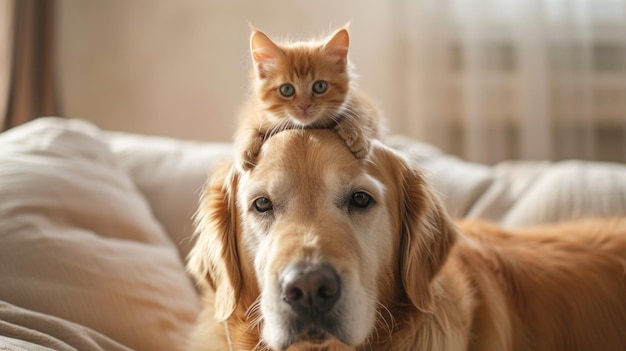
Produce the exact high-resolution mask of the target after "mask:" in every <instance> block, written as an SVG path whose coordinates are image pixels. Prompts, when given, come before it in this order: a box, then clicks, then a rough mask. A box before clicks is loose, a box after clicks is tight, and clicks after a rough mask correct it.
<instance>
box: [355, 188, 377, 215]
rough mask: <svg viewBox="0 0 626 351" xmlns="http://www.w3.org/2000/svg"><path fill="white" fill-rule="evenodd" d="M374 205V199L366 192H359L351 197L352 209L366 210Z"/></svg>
mask: <svg viewBox="0 0 626 351" xmlns="http://www.w3.org/2000/svg"><path fill="white" fill-rule="evenodd" d="M373 203H374V199H373V198H372V197H371V196H370V195H369V194H368V193H365V192H362V191H357V192H355V193H354V194H352V196H351V197H350V207H353V208H356V209H359V210H364V209H367V208H368V207H370V206H371V205H372V204H373Z"/></svg>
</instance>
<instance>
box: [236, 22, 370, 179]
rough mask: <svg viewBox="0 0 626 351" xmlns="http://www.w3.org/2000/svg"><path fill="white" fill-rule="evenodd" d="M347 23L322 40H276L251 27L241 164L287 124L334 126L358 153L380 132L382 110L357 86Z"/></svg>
mask: <svg viewBox="0 0 626 351" xmlns="http://www.w3.org/2000/svg"><path fill="white" fill-rule="evenodd" d="M349 41H350V37H349V34H348V30H347V28H346V27H344V28H341V29H339V30H337V31H336V32H335V33H334V34H333V35H331V36H330V37H329V38H328V39H326V40H325V41H323V42H313V41H311V42H304V43H291V44H281V45H279V44H276V43H274V42H273V41H272V40H271V39H270V38H269V37H268V36H267V35H265V34H263V33H262V32H260V31H258V30H254V29H253V31H252V34H251V37H250V50H251V53H252V61H253V65H254V68H253V71H252V76H251V83H252V91H251V93H252V94H251V98H250V100H249V102H248V104H247V105H246V106H245V108H244V110H243V115H242V121H241V122H240V123H241V125H240V126H239V129H238V130H237V132H236V134H235V142H236V147H237V154H238V157H239V158H240V159H239V162H238V163H239V165H240V167H242V168H243V169H249V168H251V167H253V166H254V165H255V163H256V157H257V156H258V154H259V152H260V149H261V146H262V145H263V141H264V140H265V139H266V138H268V137H270V136H271V135H273V134H275V133H278V132H280V131H282V130H285V129H295V128H301V129H304V128H333V129H334V130H336V132H337V133H338V135H339V136H340V137H341V138H342V139H343V140H344V141H345V143H346V145H347V146H348V147H349V148H350V150H351V151H352V153H353V154H354V155H355V156H356V157H357V158H363V157H365V156H366V155H367V153H368V151H369V147H370V140H371V139H372V138H377V137H378V133H379V123H380V118H379V113H378V111H377V110H376V108H375V107H374V105H373V104H372V103H371V102H370V101H369V100H368V98H367V97H366V96H365V95H363V94H362V93H360V92H359V91H358V90H357V89H356V88H355V86H354V82H353V76H352V73H351V64H350V62H349V61H348V46H349Z"/></svg>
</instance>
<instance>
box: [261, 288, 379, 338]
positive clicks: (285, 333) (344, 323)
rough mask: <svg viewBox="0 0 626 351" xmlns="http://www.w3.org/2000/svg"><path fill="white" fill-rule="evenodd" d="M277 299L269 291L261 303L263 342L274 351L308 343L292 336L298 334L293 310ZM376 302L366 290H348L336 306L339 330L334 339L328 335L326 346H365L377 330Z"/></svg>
mask: <svg viewBox="0 0 626 351" xmlns="http://www.w3.org/2000/svg"><path fill="white" fill-rule="evenodd" d="M346 285H348V284H346ZM272 295H273V297H272ZM277 297H278V295H276V294H272V293H268V292H266V293H264V294H263V298H262V300H261V313H262V314H263V320H264V324H263V330H262V339H263V342H264V343H265V344H266V345H267V346H269V347H270V348H271V349H273V350H286V349H287V348H288V347H290V346H293V345H296V344H298V343H300V342H303V343H306V341H302V340H297V338H296V337H295V335H292V334H290V333H297V331H294V328H293V326H292V325H291V323H290V319H289V315H290V312H291V311H290V310H289V307H288V306H285V305H284V304H283V303H282V301H281V300H280V298H277ZM373 301H375V300H374V299H372V298H370V297H368V295H367V293H366V292H365V290H364V289H362V288H360V287H359V288H353V289H350V288H348V289H346V290H345V291H344V294H343V296H342V298H341V299H340V300H339V301H338V302H337V306H336V309H337V310H338V312H337V314H336V315H337V316H336V319H337V327H336V331H335V332H334V333H333V335H332V336H331V335H329V339H328V340H325V341H324V343H326V342H328V343H330V342H333V341H334V342H337V341H338V342H340V343H342V344H345V345H348V346H356V345H360V344H362V343H364V342H365V340H366V339H367V337H368V336H369V335H370V334H371V332H372V330H373V329H374V324H375V320H376V307H375V305H374V303H373ZM309 345H310V344H309ZM319 346H320V347H322V346H323V345H321V344H320V345H319Z"/></svg>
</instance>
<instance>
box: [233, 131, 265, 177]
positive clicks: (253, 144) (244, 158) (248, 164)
mask: <svg viewBox="0 0 626 351" xmlns="http://www.w3.org/2000/svg"><path fill="white" fill-rule="evenodd" d="M262 146H263V137H262V136H259V137H256V138H253V139H252V140H250V141H249V143H248V144H247V145H246V147H245V148H244V150H243V152H240V153H239V157H238V159H237V165H238V166H239V169H241V170H243V171H249V170H251V169H252V168H254V166H256V161H257V157H258V156H259V153H260V152H261V147H262Z"/></svg>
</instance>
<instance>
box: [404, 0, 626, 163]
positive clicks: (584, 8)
mask: <svg viewBox="0 0 626 351" xmlns="http://www.w3.org/2000/svg"><path fill="white" fill-rule="evenodd" d="M400 15H401V16H405V21H404V23H406V26H407V28H406V30H404V32H405V33H408V34H407V37H406V38H405V42H406V48H407V50H406V54H407V57H408V59H407V62H409V64H408V65H407V68H408V70H409V71H408V74H407V75H405V76H404V77H405V79H406V81H405V82H404V86H405V87H406V89H404V94H405V101H406V112H407V116H410V117H408V118H407V120H406V121H405V122H406V130H407V133H408V134H409V135H411V136H413V137H416V138H420V139H422V140H425V141H428V142H431V143H433V144H435V145H438V146H440V147H442V148H443V149H444V150H446V151H449V152H454V153H457V154H459V155H461V156H462V157H464V158H466V159H468V160H471V161H478V162H485V163H494V162H497V161H501V160H505V159H553V160H554V159H569V158H580V159H590V160H594V159H595V160H610V161H622V162H623V161H626V2H625V1H624V0H472V1H467V0H416V1H411V0H405V2H404V5H403V8H402V11H401V13H400Z"/></svg>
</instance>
